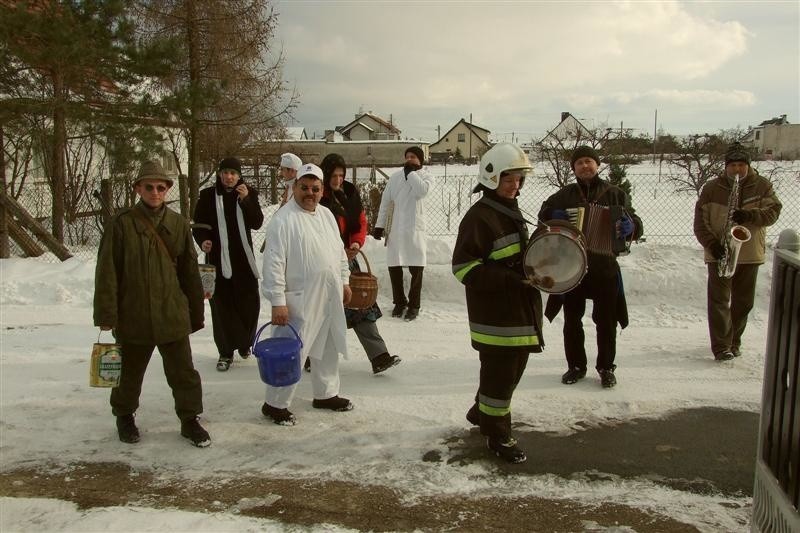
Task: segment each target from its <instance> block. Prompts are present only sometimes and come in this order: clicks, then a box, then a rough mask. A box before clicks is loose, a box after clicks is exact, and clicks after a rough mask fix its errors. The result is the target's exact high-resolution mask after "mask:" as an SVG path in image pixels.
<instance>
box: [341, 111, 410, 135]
mask: <svg viewBox="0 0 800 533" xmlns="http://www.w3.org/2000/svg"><path fill="white" fill-rule="evenodd" d="M364 117H369V118H371V119H372V120H374V121H375V122H377V123H378V124H380V125H382V126H383V127H384V128H386V129H387V130H389V131H390V132H392V133H397V134H398V135H399V134H400V130H399V129H397V128H396V127H395V125H394V124H392V123H391V122H387V121H386V120H383V119H382V118H381V117H379V116H376V115H373V114H372V113H362V114H361V115H359V116H357V117H356V118H355V120H353V121H352V122H350V123H348V124H347V125H346V126H341V127H338V128H336V129H337V130H338V131H340V132H342V134H346V133H347V132H348V131H350V130H351V129H353V128H354V127H356V126H357V125H358V124H361V125H362V126H364V127H365V128H368V129H369V130H370V131H372V128H369V127H368V126H366V125H365V124H364V123H363V122H361V119H362V118H364Z"/></svg>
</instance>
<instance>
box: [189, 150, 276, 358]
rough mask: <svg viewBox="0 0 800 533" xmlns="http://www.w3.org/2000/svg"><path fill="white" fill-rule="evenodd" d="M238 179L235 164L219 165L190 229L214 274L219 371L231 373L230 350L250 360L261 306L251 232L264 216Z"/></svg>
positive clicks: (255, 197)
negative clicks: (212, 266)
mask: <svg viewBox="0 0 800 533" xmlns="http://www.w3.org/2000/svg"><path fill="white" fill-rule="evenodd" d="M241 174H242V167H241V163H240V162H239V160H238V159H236V158H233V157H229V158H226V159H223V160H222V161H221V162H220V164H219V169H218V170H217V182H216V184H215V185H214V186H213V187H208V188H207V189H203V190H202V191H201V192H200V198H199V199H198V201H197V206H196V207H195V211H194V224H193V229H192V233H193V235H194V240H195V241H196V242H197V244H198V245H199V246H200V248H201V249H202V250H203V251H204V252H205V253H206V261H207V262H208V263H210V264H212V265H214V266H215V267H216V269H217V275H216V284H215V289H214V296H213V297H212V298H211V301H210V303H211V319H212V321H213V324H214V342H215V343H216V345H217V350H218V351H219V361H218V362H217V370H219V371H220V372H225V371H226V370H228V369H229V368H230V366H231V363H232V362H233V351H234V350H238V352H239V355H240V356H241V358H242V359H246V358H248V357H249V356H250V347H251V343H252V342H253V335H254V334H255V330H256V325H257V322H258V312H259V308H260V305H261V303H260V296H259V292H258V267H257V266H256V262H255V257H254V255H253V239H252V237H251V235H250V232H251V231H252V230H257V229H258V228H260V227H261V224H263V222H264V214H263V213H262V212H261V206H260V205H259V204H258V192H257V191H256V190H255V189H253V188H252V187H250V186H248V185H247V184H245V183H244V181H242V177H241Z"/></svg>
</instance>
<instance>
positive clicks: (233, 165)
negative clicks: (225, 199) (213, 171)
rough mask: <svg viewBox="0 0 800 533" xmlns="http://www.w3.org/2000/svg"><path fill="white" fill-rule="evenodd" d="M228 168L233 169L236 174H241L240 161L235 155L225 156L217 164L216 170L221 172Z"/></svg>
mask: <svg viewBox="0 0 800 533" xmlns="http://www.w3.org/2000/svg"><path fill="white" fill-rule="evenodd" d="M226 168H227V169H228V170H235V171H236V173H237V174H239V175H240V176H241V175H242V162H241V161H239V160H238V159H236V158H235V157H226V158H225V159H223V160H222V161H220V162H219V166H218V167H217V172H221V171H222V170H225V169H226Z"/></svg>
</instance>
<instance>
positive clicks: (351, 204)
mask: <svg viewBox="0 0 800 533" xmlns="http://www.w3.org/2000/svg"><path fill="white" fill-rule="evenodd" d="M319 166H320V168H321V169H322V176H323V179H322V183H323V185H324V187H325V188H324V191H323V193H322V200H320V202H319V203H320V204H322V205H324V206H325V207H327V208H328V209H330V210H331V211H332V212H333V214H334V215H336V216H337V217H341V218H343V219H344V221H345V234H344V235H342V240H343V241H344V243H345V244H348V243H347V238H348V237H349V236H350V235H352V234H354V233H358V232H359V231H360V230H361V212H362V211H363V210H364V207H363V206H362V205H361V196H360V195H359V194H358V190H357V189H356V187H355V185H353V184H352V183H350V182H348V181H343V182H342V188H341V189H339V190H333V189H331V175H332V174H333V171H334V170H335V169H337V168H341V169H343V170H345V171H346V170H347V165H346V164H345V162H344V159H343V158H342V156H340V155H339V154H328V155H326V156H325V158H324V159H323V160H322V163H320V165H319Z"/></svg>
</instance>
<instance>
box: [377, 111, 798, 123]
mask: <svg viewBox="0 0 800 533" xmlns="http://www.w3.org/2000/svg"><path fill="white" fill-rule="evenodd" d="M783 118H786V115H783ZM389 124H392V125H394V122H392V114H391V113H389Z"/></svg>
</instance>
